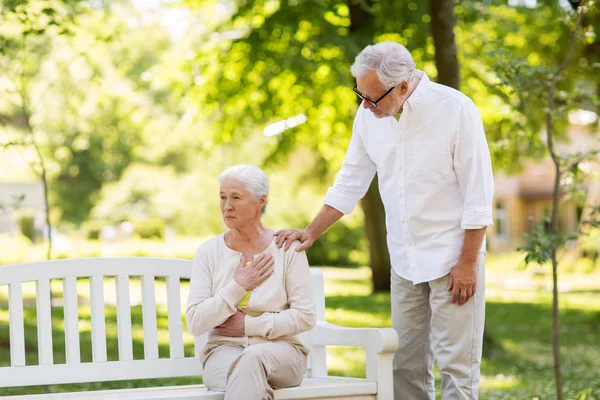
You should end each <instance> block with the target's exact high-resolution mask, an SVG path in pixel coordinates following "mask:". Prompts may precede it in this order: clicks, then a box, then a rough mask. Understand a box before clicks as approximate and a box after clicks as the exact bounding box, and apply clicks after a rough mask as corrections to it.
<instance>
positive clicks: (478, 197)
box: [454, 101, 494, 229]
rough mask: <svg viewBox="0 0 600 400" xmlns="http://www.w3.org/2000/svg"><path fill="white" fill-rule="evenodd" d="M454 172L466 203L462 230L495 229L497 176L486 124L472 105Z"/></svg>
mask: <svg viewBox="0 0 600 400" xmlns="http://www.w3.org/2000/svg"><path fill="white" fill-rule="evenodd" d="M454 170H455V172H456V177H457V179H458V185H459V188H460V192H461V194H462V197H463V200H464V211H463V216H462V220H461V228H462V229H480V228H483V227H484V226H489V225H493V219H492V198H493V196H494V175H493V172H492V162H491V158H490V151H489V148H488V144H487V140H486V137H485V132H484V130H483V122H482V121H481V116H480V115H479V110H477V107H476V106H475V104H474V103H473V102H472V101H468V102H466V103H465V104H463V107H462V110H461V115H460V120H459V126H458V132H457V138H456V141H455V149H454Z"/></svg>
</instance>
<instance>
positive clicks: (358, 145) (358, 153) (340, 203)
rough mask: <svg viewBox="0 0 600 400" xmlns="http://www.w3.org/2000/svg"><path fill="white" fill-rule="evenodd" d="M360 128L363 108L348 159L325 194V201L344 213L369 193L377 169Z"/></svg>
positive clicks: (359, 113)
mask: <svg viewBox="0 0 600 400" xmlns="http://www.w3.org/2000/svg"><path fill="white" fill-rule="evenodd" d="M360 129H362V111H361V110H359V112H358V114H357V116H356V119H355V120H354V126H353V128H352V138H351V139H350V144H349V145H348V150H347V151H346V159H345V160H344V162H343V163H342V168H341V169H340V171H339V172H338V174H337V176H336V178H335V182H334V184H333V187H330V188H329V190H328V191H327V194H326V195H325V201H324V203H325V204H326V205H328V206H330V207H333V208H335V209H336V210H338V211H340V212H341V213H343V214H350V213H352V211H353V210H354V208H355V207H356V204H357V203H358V201H359V200H360V199H362V198H363V197H364V195H365V193H367V190H368V189H369V185H371V181H372V180H373V177H374V176H375V172H376V170H377V167H376V165H375V163H374V162H373V161H372V160H371V158H370V157H369V155H368V154H367V151H366V149H365V145H364V143H363V140H362V138H361V136H360V132H359V130H360Z"/></svg>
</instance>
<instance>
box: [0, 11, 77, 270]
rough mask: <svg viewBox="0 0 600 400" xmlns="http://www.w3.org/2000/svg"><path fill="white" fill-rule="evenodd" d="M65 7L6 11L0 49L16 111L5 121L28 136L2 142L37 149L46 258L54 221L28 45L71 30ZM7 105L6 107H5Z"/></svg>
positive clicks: (3, 116)
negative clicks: (33, 100) (33, 102)
mask: <svg viewBox="0 0 600 400" xmlns="http://www.w3.org/2000/svg"><path fill="white" fill-rule="evenodd" d="M61 11H62V8H61V5H60V4H59V3H56V2H50V1H48V2H37V3H34V4H33V5H31V6H29V7H28V6H26V5H19V6H16V8H15V11H9V12H7V13H4V14H3V16H2V20H1V22H0V26H2V27H3V28H4V29H5V30H4V31H3V32H2V36H1V37H0V38H1V42H2V47H1V51H0V56H1V59H0V66H1V68H2V70H1V71H2V73H3V75H4V76H5V77H6V78H8V79H10V83H11V86H10V89H9V90H8V96H7V97H8V99H9V100H8V101H9V102H10V105H11V106H12V108H13V110H14V109H16V110H14V111H16V113H15V114H13V115H12V116H9V115H7V114H0V121H1V122H2V123H3V124H5V125H6V124H9V123H12V124H13V125H17V126H19V127H20V128H22V129H23V130H24V131H25V136H24V137H22V138H18V139H16V140H14V139H13V140H8V141H5V142H4V143H2V146H3V147H4V148H8V147H12V146H21V147H32V148H33V149H34V150H35V154H36V156H37V160H36V161H34V162H31V163H30V167H31V169H32V170H33V172H34V173H35V174H36V175H37V176H38V177H39V179H40V181H41V182H42V186H43V190H44V196H43V197H44V206H45V207H44V209H45V215H46V227H47V229H48V250H47V254H46V256H47V259H51V258H52V224H51V221H50V204H49V178H48V168H47V163H46V159H45V157H44V155H43V154H42V151H41V144H40V139H39V135H38V134H37V131H36V129H35V128H34V123H33V121H32V119H33V113H32V105H31V103H30V99H29V90H30V86H29V85H30V83H31V80H30V78H31V76H33V75H35V74H36V73H37V68H36V67H35V66H33V67H32V64H33V65H35V63H36V62H39V59H37V58H36V61H34V62H33V63H31V62H30V60H28V57H30V56H31V55H32V53H33V52H31V53H30V51H29V49H28V47H29V46H31V49H34V48H35V49H36V50H39V49H40V48H42V49H43V48H46V47H47V46H48V44H49V41H50V40H51V39H52V38H56V37H57V36H60V35H64V34H66V33H68V26H69V23H70V22H69V20H68V18H65V17H64V16H63V13H62V12H61ZM5 108H6V107H5Z"/></svg>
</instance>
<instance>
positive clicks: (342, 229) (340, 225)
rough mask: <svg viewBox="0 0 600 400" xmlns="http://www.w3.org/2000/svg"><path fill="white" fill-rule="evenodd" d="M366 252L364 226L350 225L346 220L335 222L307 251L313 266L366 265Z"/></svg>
mask: <svg viewBox="0 0 600 400" xmlns="http://www.w3.org/2000/svg"><path fill="white" fill-rule="evenodd" d="M366 254H367V243H366V239H365V235H364V228H363V227H362V226H360V225H359V226H350V225H348V224H346V223H344V221H339V222H337V223H336V224H334V225H333V226H332V227H331V228H329V229H328V230H327V232H325V233H324V234H323V235H321V236H320V237H319V239H317V240H316V241H315V243H314V244H313V245H312V247H311V248H310V249H308V250H307V251H306V255H307V257H308V263H309V264H310V265H313V266H323V265H327V266H344V267H347V266H358V265H365V264H366V263H367V262H368V260H366V259H365V258H366V257H365V256H366ZM361 255H362V257H361Z"/></svg>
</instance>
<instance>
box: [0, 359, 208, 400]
mask: <svg viewBox="0 0 600 400" xmlns="http://www.w3.org/2000/svg"><path fill="white" fill-rule="evenodd" d="M200 375H202V365H201V364H200V360H198V359H197V358H193V357H188V358H183V359H182V358H180V359H176V360H174V359H170V358H163V359H158V360H131V361H107V362H104V363H88V362H85V363H81V364H54V365H31V366H26V367H17V368H5V369H3V370H2V373H1V374H0V388H2V387H18V386H31V385H56V384H63V383H80V382H106V381H122V380H132V379H147V378H172V377H174V376H177V377H183V376H200ZM0 393H1V391H0Z"/></svg>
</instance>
